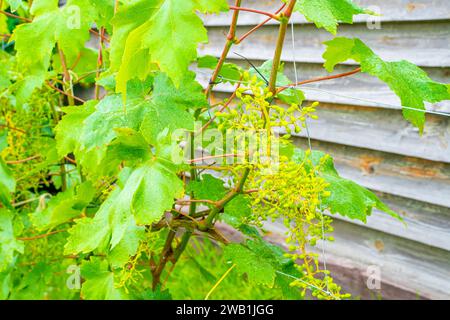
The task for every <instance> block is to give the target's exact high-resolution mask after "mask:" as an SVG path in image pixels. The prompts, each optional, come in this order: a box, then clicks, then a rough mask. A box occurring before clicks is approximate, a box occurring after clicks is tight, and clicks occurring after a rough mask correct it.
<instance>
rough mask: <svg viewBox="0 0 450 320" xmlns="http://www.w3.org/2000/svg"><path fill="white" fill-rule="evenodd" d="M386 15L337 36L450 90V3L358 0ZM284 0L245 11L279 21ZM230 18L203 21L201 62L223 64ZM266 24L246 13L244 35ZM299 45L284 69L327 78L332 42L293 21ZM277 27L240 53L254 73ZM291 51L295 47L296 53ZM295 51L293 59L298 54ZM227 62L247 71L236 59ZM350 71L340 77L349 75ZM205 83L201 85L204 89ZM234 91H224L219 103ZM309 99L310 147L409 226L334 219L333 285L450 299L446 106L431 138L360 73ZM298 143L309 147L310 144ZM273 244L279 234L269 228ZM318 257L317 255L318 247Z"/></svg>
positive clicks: (320, 88)
mask: <svg viewBox="0 0 450 320" xmlns="http://www.w3.org/2000/svg"><path fill="white" fill-rule="evenodd" d="M356 2H357V3H359V4H361V5H363V6H371V5H372V6H375V7H371V8H372V9H373V10H377V9H379V10H381V14H382V16H381V18H380V19H381V25H380V27H381V28H377V24H376V23H369V24H368V23H367V21H368V17H367V16H359V17H358V18H357V19H356V23H355V24H353V25H342V26H341V27H340V28H339V35H341V36H348V37H359V38H361V39H362V40H363V41H365V42H366V43H367V44H368V45H369V46H370V47H371V48H373V49H374V51H375V52H376V53H378V54H379V55H380V56H381V57H382V58H384V59H387V60H394V59H395V60H400V59H406V60H409V61H411V62H413V63H416V64H417V65H419V66H421V67H423V69H424V70H425V71H426V72H427V73H428V74H429V75H430V76H431V77H432V78H433V79H434V80H438V81H441V82H444V83H450V1H448V0H362V1H356ZM279 4H280V1H268V0H260V1H256V0H244V1H243V6H246V7H251V8H258V9H264V10H266V11H271V12H274V11H276V9H277V7H278V6H279ZM230 17H231V15H230V14H223V15H219V16H214V15H211V16H206V17H204V20H205V22H206V24H207V26H208V29H209V36H210V44H208V45H205V46H204V47H202V48H200V51H201V53H203V54H211V55H215V56H218V55H219V54H220V53H221V51H222V48H223V45H224V42H225V36H224V35H225V34H226V33H227V25H228V24H229V23H230ZM262 19H263V18H261V17H259V16H258V15H255V14H253V13H242V14H241V18H240V22H239V27H238V29H237V32H238V34H243V33H244V32H245V31H247V30H249V29H250V28H251V26H253V25H255V24H257V23H258V22H260V21H261V20H262ZM293 23H294V25H293V29H294V30H293V31H294V35H295V37H294V38H295V39H294V40H293V39H292V37H291V32H290V31H291V30H289V32H288V35H287V38H286V45H285V50H284V53H283V61H285V70H286V73H287V75H288V76H289V77H290V78H291V79H294V63H293V62H294V61H296V65H297V69H298V73H299V78H300V79H309V78H312V77H316V76H321V75H325V74H326V72H325V71H324V69H323V68H322V67H321V64H322V62H323V60H322V58H321V56H322V53H323V50H324V46H323V44H322V43H323V42H324V41H326V40H328V39H331V38H332V35H330V34H329V33H327V32H326V31H324V30H317V29H316V28H315V27H314V25H312V24H310V23H308V22H307V21H305V20H304V19H303V18H302V17H301V16H300V15H296V16H295V17H294V19H293ZM276 37H277V26H276V24H274V23H272V24H268V25H266V26H265V27H263V28H262V29H260V30H259V31H258V32H256V33H255V34H254V35H252V36H251V37H250V38H248V39H247V40H246V41H245V42H243V43H242V44H240V45H239V46H236V47H233V49H232V52H233V51H234V52H237V53H239V54H242V55H243V56H245V57H247V58H248V59H250V60H252V61H253V62H254V63H255V64H256V65H260V64H262V62H264V61H265V60H268V59H271V56H272V53H273V50H274V45H275V40H276ZM293 44H294V45H293ZM293 47H295V50H293ZM230 58H231V59H232V60H233V61H234V62H236V63H238V64H240V65H243V66H246V65H247V63H246V62H245V61H244V60H242V59H241V58H240V57H239V56H237V55H234V54H231V55H230ZM353 68H354V66H352V65H351V63H347V64H345V65H342V66H340V67H339V68H338V69H337V72H345V71H347V70H351V69H353ZM207 79H208V75H207V74H205V75H204V78H203V79H201V80H202V81H207ZM230 89H231V88H230V87H227V86H218V87H217V88H216V90H217V91H216V95H221V94H224V93H225V92H227V91H229V90H230ZM304 91H305V93H306V95H307V98H308V100H311V101H320V102H321V107H319V108H318V116H319V120H318V121H313V122H310V124H309V128H310V134H311V138H312V142H313V148H315V149H318V150H324V151H326V152H328V153H330V154H331V155H332V156H333V157H334V158H335V161H336V166H337V169H338V170H339V172H340V173H341V175H342V176H344V177H346V178H349V179H352V180H354V181H356V182H358V183H360V184H361V185H363V186H365V187H367V188H370V189H371V190H373V191H375V192H376V193H377V194H378V195H379V196H380V197H381V198H382V200H384V201H385V202H386V203H388V204H389V205H390V206H391V207H392V208H393V209H395V210H396V211H397V212H399V213H401V214H402V215H403V216H404V218H405V221H406V222H407V227H404V226H403V225H402V224H401V223H399V222H397V221H395V220H393V219H392V218H390V217H388V216H387V215H386V214H383V213H380V212H377V211H375V212H374V214H373V216H372V217H370V218H369V220H368V223H367V225H363V224H360V223H358V222H356V221H350V220H347V219H343V218H341V217H338V216H336V217H335V218H336V219H335V223H334V227H335V239H336V240H335V242H334V243H326V244H325V251H326V262H327V264H328V268H329V269H330V270H331V271H332V272H333V274H334V276H335V278H337V281H338V282H340V283H341V284H343V286H344V288H345V289H346V290H348V291H350V292H352V293H353V294H354V295H356V296H361V297H363V298H377V297H379V296H380V295H381V296H382V297H383V298H430V299H445V298H447V299H448V298H450V146H449V145H450V118H449V116H450V101H447V102H442V103H438V104H435V105H430V106H428V109H429V110H430V111H438V112H443V113H449V114H448V116H447V115H442V114H433V113H430V114H427V124H426V129H425V133H424V134H423V136H420V135H419V133H418V130H417V129H415V128H413V127H412V126H411V125H410V124H408V123H407V122H406V121H405V120H404V119H403V117H402V114H401V110H400V108H399V107H398V106H400V102H399V99H398V98H397V97H396V96H395V95H394V94H392V93H391V91H390V90H389V89H388V88H387V86H385V85H384V84H382V83H381V82H380V81H379V80H378V79H376V78H373V77H370V76H366V75H363V74H358V75H355V76H352V77H350V78H345V79H338V80H333V81H329V82H324V83H320V84H317V85H312V84H311V85H308V86H305V87H304ZM296 144H297V145H298V146H303V147H305V146H306V145H307V144H306V139H305V136H304V135H300V136H298V137H296ZM270 228H271V231H272V238H273V240H274V241H276V242H278V241H281V236H280V235H281V234H282V227H281V226H278V225H272V226H270ZM319 248H320V246H319ZM377 268H379V270H380V272H381V274H380V275H381V279H382V285H381V289H380V290H369V289H368V288H367V285H366V278H367V276H368V274H369V273H370V272H371V271H375V272H376V271H377Z"/></svg>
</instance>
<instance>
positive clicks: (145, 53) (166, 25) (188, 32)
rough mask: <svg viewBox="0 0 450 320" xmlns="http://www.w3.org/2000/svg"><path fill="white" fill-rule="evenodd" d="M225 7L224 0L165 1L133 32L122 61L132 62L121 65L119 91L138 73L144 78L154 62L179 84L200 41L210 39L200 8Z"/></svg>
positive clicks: (214, 8)
mask: <svg viewBox="0 0 450 320" xmlns="http://www.w3.org/2000/svg"><path fill="white" fill-rule="evenodd" d="M221 8H223V9H225V8H226V5H225V4H224V1H223V0H214V1H204V0H185V1H181V2H180V1H176V0H166V1H164V2H163V3H162V4H161V6H160V7H159V8H158V10H157V11H156V12H155V13H154V14H153V16H152V17H151V18H150V19H149V20H148V21H146V22H145V23H144V24H142V25H141V26H139V27H138V28H136V29H134V30H133V31H132V32H131V33H130V34H129V36H128V38H127V41H126V49H125V52H124V55H123V58H122V62H124V61H128V62H127V63H123V64H122V65H121V67H120V70H119V73H118V75H117V88H116V90H117V92H122V93H124V92H125V91H126V86H125V85H126V83H127V81H128V80H130V79H131V78H132V77H134V76H136V74H137V72H139V73H138V76H139V77H140V78H142V77H143V76H144V75H145V73H147V72H148V71H149V70H151V69H152V67H151V66H152V65H153V64H157V65H158V67H159V69H160V70H161V71H162V72H164V73H166V74H167V75H168V76H169V77H170V78H171V79H172V80H173V81H174V83H175V85H176V86H177V87H178V86H179V85H180V84H181V82H182V81H183V79H184V76H185V75H186V73H187V72H188V67H189V64H190V63H191V62H192V61H193V60H195V59H196V58H197V46H198V44H199V43H206V42H207V41H208V37H207V31H206V29H205V27H204V26H203V23H202V20H201V19H200V18H199V17H198V16H197V14H196V10H198V11H201V12H217V10H220V9H221ZM175 22H176V23H175ZM149 53H151V54H149ZM131 59H132V60H131ZM139 66H140V69H139ZM136 71H137V72H136Z"/></svg>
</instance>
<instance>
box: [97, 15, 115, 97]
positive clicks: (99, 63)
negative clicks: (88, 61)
mask: <svg viewBox="0 0 450 320" xmlns="http://www.w3.org/2000/svg"><path fill="white" fill-rule="evenodd" d="M114 8H115V7H114ZM104 35H105V28H103V27H101V28H100V37H99V41H98V55H97V72H96V75H95V79H96V81H95V91H94V92H95V100H98V99H99V97H100V85H99V84H98V78H99V77H100V73H101V68H102V66H103V38H104Z"/></svg>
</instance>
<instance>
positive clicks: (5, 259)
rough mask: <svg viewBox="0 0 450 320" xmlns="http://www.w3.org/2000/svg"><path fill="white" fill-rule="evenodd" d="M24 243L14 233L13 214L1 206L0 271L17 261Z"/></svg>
mask: <svg viewBox="0 0 450 320" xmlns="http://www.w3.org/2000/svg"><path fill="white" fill-rule="evenodd" d="M23 251H24V245H23V242H22V241H18V240H17V239H16V237H15V235H14V227H13V214H12V213H11V212H10V211H8V210H7V209H4V208H0V272H2V271H5V270H6V269H7V268H8V267H10V266H12V265H13V264H14V262H15V259H16V257H17V254H19V253H23Z"/></svg>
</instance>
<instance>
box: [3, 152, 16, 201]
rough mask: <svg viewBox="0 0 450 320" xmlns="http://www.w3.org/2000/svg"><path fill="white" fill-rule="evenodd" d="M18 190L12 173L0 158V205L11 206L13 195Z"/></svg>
mask: <svg viewBox="0 0 450 320" xmlns="http://www.w3.org/2000/svg"><path fill="white" fill-rule="evenodd" d="M15 189H16V180H15V179H14V177H13V173H12V171H11V170H10V169H9V167H8V165H7V164H6V163H5V161H4V160H3V158H2V157H0V204H1V203H3V204H4V205H5V206H10V205H11V203H10V202H11V193H13V192H14V191H15Z"/></svg>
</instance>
